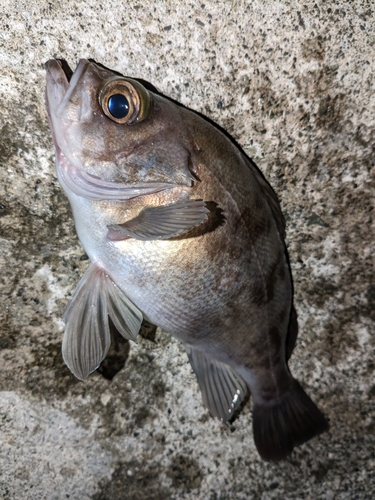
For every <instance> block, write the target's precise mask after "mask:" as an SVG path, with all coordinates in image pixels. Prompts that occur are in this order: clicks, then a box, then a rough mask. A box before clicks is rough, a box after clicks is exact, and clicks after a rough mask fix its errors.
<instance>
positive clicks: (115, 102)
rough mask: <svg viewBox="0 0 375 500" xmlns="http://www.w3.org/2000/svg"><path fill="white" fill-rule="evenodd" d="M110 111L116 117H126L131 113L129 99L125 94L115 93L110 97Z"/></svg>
mask: <svg viewBox="0 0 375 500" xmlns="http://www.w3.org/2000/svg"><path fill="white" fill-rule="evenodd" d="M108 111H109V112H110V113H111V115H112V116H113V117H114V118H118V119H120V120H121V118H125V117H126V115H127V114H128V113H129V101H128V100H127V98H126V97H125V96H124V95H123V94H113V95H111V97H110V98H109V99H108Z"/></svg>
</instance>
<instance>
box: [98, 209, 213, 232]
mask: <svg viewBox="0 0 375 500" xmlns="http://www.w3.org/2000/svg"><path fill="white" fill-rule="evenodd" d="M208 212H209V210H208V209H207V208H206V206H205V202H204V201H202V200H186V201H178V202H176V203H171V204H170V205H161V206H156V207H145V208H143V209H142V210H141V211H140V213H139V214H138V215H137V217H134V219H131V220H129V221H127V222H125V223H124V224H112V225H111V226H108V233H107V238H108V239H109V240H111V241H121V240H124V239H127V238H135V239H137V240H142V241H151V240H165V239H168V238H173V237H174V236H178V235H179V234H181V233H182V232H184V231H187V230H188V229H192V228H194V227H196V226H198V225H199V224H202V222H204V221H205V220H206V219H207V213H208Z"/></svg>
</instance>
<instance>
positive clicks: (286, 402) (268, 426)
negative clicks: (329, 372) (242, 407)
mask: <svg viewBox="0 0 375 500" xmlns="http://www.w3.org/2000/svg"><path fill="white" fill-rule="evenodd" d="M293 382H294V383H293V386H292V388H291V390H290V391H288V393H286V394H285V396H284V397H283V399H282V400H281V401H278V402H276V403H274V404H272V403H271V402H268V403H263V404H256V403H255V404H254V407H253V432H254V441H255V445H256V447H257V449H258V452H259V455H260V456H261V457H262V458H263V460H267V461H272V462H277V461H278V460H282V459H284V458H285V457H286V456H287V455H289V453H290V452H291V451H292V450H293V448H294V447H295V446H298V445H300V444H302V443H304V442H305V441H308V440H309V439H311V438H312V437H314V436H317V435H318V434H321V433H322V432H324V431H326V430H328V421H327V420H326V418H325V417H324V415H323V413H322V412H321V411H320V410H319V408H318V407H317V406H316V405H315V403H313V402H312V401H311V399H310V398H309V396H308V395H307V394H306V393H305V391H304V390H303V389H302V387H301V386H300V385H299V383H298V382H297V380H294V381H293Z"/></svg>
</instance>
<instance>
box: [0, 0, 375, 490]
mask: <svg viewBox="0 0 375 500" xmlns="http://www.w3.org/2000/svg"><path fill="white" fill-rule="evenodd" d="M374 20H375V5H374V3H373V2H370V1H365V0H363V1H346V2H333V1H332V0H329V1H322V0H314V1H292V0H290V1H281V2H273V1H270V2H261V1H252V2H245V1H232V2H216V1H214V0H204V1H203V0H202V1H201V2H196V3H195V2H191V1H190V2H189V1H188V2H175V1H172V0H162V1H158V2H138V1H136V0H130V1H127V2H124V1H123V0H121V1H118V0H108V1H106V2H97V1H94V0H86V1H81V2H78V1H68V0H61V1H59V2H54V1H46V0H38V1H36V0H28V1H23V0H22V1H10V0H2V2H1V6H0V22H1V30H0V67H1V73H0V99H1V106H0V128H1V135H0V165H1V166H0V177H1V182H0V203H1V205H0V215H1V218H0V237H1V244H0V255H1V276H0V282H1V308H0V321H1V334H0V347H1V351H0V390H1V392H0V414H1V418H0V426H1V427H0V498H3V499H12V500H13V499H17V500H18V499H20V500H21V499H22V500H23V499H48V500H49V499H65V498H69V499H70V500H73V499H74V500H76V499H77V500H78V499H79V500H84V499H92V500H116V499H140V500H142V499H210V500H216V499H220V500H222V499H229V498H230V499H231V500H232V499H262V500H268V499H311V500H314V499H324V500H332V499H339V500H343V499H345V500H346V499H372V498H375V472H374V469H375V451H374V445H375V420H374V416H375V414H374V398H375V378H374V370H375V359H374V326H373V325H374V315H375V313H374V306H375V279H374V210H373V208H374V173H375V171H374V146H375V132H374V120H375V98H374V90H375V89H374V83H375V78H374V49H375V47H374V43H375V33H374ZM52 56H60V57H65V58H66V59H67V60H68V61H69V62H70V63H71V65H73V66H74V64H75V62H76V61H77V60H78V59H79V58H80V57H92V58H94V59H95V60H97V61H98V62H102V63H103V64H105V65H106V66H108V67H111V68H114V69H117V70H119V71H121V72H123V73H125V74H127V75H129V76H136V77H141V78H144V79H146V80H149V81H150V82H152V83H153V84H154V85H155V86H156V87H157V88H158V89H159V90H160V91H162V92H163V93H165V94H167V95H169V96H171V97H172V98H174V99H177V100H179V101H181V102H182V103H183V104H185V105H186V106H188V107H191V108H193V109H195V110H198V111H200V112H202V113H204V114H206V115H207V116H209V117H210V118H211V119H212V120H214V121H216V122H217V123H218V124H219V125H221V126H222V127H224V128H225V129H227V130H228V131H229V133H231V134H232V135H233V137H234V138H235V139H236V140H237V141H238V142H239V143H240V144H241V145H242V147H243V148H244V150H245V151H246V153H247V154H248V155H249V156H251V157H252V158H253V159H254V160H255V161H256V163H257V164H258V166H259V167H260V168H261V170H262V171H263V172H264V174H265V175H266V177H267V178H268V180H269V181H270V183H271V184H272V186H273V187H274V189H275V190H276V192H277V193H278V196H279V198H280V200H281V204H282V207H283V210H284V212H285V214H286V217H287V221H288V232H287V240H288V245H289V249H290V257H291V263H292V268H293V272H294V283H295V292H296V307H297V311H298V313H299V318H300V336H299V340H298V343H297V347H296V350H295V353H294V356H293V358H292V363H291V365H292V371H293V373H294V374H295V375H296V376H297V377H298V378H299V379H300V380H301V381H303V384H304V386H305V387H306V389H307V390H308V392H309V394H311V396H312V397H313V398H314V399H315V401H316V402H317V403H319V405H320V407H321V408H322V409H323V410H324V411H325V412H326V414H327V415H328V416H329V418H330V420H331V430H330V432H329V433H327V434H325V435H323V436H321V437H319V438H318V439H314V440H312V441H310V442H309V443H307V444H306V445H304V446H301V447H300V448H298V449H296V450H295V452H294V453H293V454H292V456H291V457H290V458H289V459H288V460H286V461H285V462H282V463H280V464H279V465H273V464H267V463H264V462H262V461H261V460H260V459H259V457H258V455H257V453H256V451H255V448H254V444H253V439H252V435H251V412H250V405H249V404H247V405H246V406H245V408H244V409H243V411H242V413H241V414H240V415H239V417H238V418H237V419H236V420H235V421H234V422H233V423H232V425H228V426H225V425H222V424H220V423H219V422H218V421H215V420H213V419H211V418H210V417H209V415H208V412H207V411H206V410H205V409H204V408H203V405H202V402H201V396H200V393H199V392H198V387H197V384H196V382H195V379H194V376H193V374H192V371H191V369H190V367H189V364H188V361H187V358H186V355H185V354H184V352H183V350H182V348H181V347H180V346H179V345H178V343H177V342H175V341H174V340H171V339H170V337H169V335H168V334H167V333H164V332H157V334H156V336H155V337H154V338H153V336H152V335H148V336H147V335H145V336H144V337H145V338H141V339H140V342H139V344H138V345H135V344H131V345H130V351H129V346H128V345H127V343H125V342H124V343H121V344H119V345H118V349H117V352H113V353H112V358H111V360H110V362H109V363H107V367H104V368H103V369H102V373H95V374H93V375H92V376H91V377H90V378H89V379H88V380H87V381H86V382H80V381H78V380H76V379H75V378H74V377H73V375H71V374H70V372H69V371H68V369H67V368H66V367H65V366H64V364H63V361H62V358H61V354H60V344H61V338H62V331H63V324H62V321H61V319H60V318H61V316H62V313H63V310H64V307H65V304H66V302H67V300H68V297H69V294H70V293H71V292H72V291H73V289H74V287H75V284H76V283H77V281H78V279H79V276H81V274H82V273H83V271H84V269H85V268H86V267H87V265H88V262H87V259H86V257H85V255H84V252H83V250H82V248H81V246H80V244H79V242H78V241H77V238H76V236H75V231H74V226H73V221H72V218H71V213H70V208H69V205H68V202H67V200H66V198H65V196H64V194H63V192H62V190H61V189H60V187H59V185H58V182H57V180H56V177H55V171H54V158H53V151H52V142H51V138H50V134H49V130H48V127H47V121H46V112H45V108H44V95H43V92H44V79H45V74H44V70H43V63H44V62H45V61H46V60H47V59H49V58H50V57H52ZM116 356H117V357H116ZM121 362H122V363H121ZM124 362H125V366H124V368H123V369H122V370H120V371H118V368H117V374H116V375H115V376H114V378H113V379H112V380H109V378H108V377H110V376H112V375H113V373H112V375H111V374H110V372H109V371H108V370H110V368H111V366H112V365H113V364H114V363H117V365H119V366H121V364H123V363H124ZM117 365H116V366H117ZM106 370H107V371H106ZM115 371H116V370H115ZM104 375H105V376H106V377H107V378H106V377H105V376H104Z"/></svg>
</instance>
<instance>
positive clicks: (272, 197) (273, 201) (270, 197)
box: [247, 158, 285, 238]
mask: <svg viewBox="0 0 375 500" xmlns="http://www.w3.org/2000/svg"><path fill="white" fill-rule="evenodd" d="M248 160H249V161H248V162H247V164H248V165H249V167H250V169H251V171H252V172H253V174H254V175H255V177H256V180H257V181H258V183H259V185H260V187H261V189H262V191H263V193H264V195H265V197H266V198H267V202H268V205H269V206H270V208H271V210H272V214H273V216H274V218H275V221H276V224H277V229H278V230H279V233H280V234H281V236H282V237H283V238H285V219H284V216H283V213H282V212H281V208H280V203H279V200H278V199H277V196H276V193H275V191H274V190H273V189H272V187H271V186H270V184H269V183H268V182H267V181H266V179H265V178H264V176H263V174H262V173H261V171H260V170H259V169H258V167H257V166H256V165H255V163H254V162H253V161H252V160H251V159H249V158H248Z"/></svg>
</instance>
